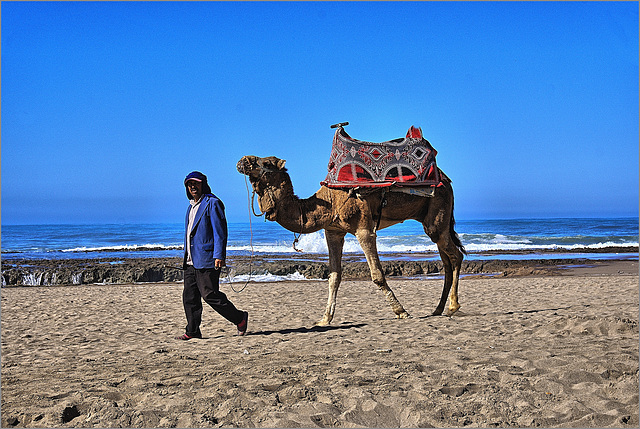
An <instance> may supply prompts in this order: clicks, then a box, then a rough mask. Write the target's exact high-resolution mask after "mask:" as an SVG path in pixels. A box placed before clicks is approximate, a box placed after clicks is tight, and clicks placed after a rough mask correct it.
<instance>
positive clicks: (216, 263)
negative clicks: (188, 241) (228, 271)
mask: <svg viewBox="0 0 640 429" xmlns="http://www.w3.org/2000/svg"><path fill="white" fill-rule="evenodd" d="M213 263H214V266H215V267H216V270H219V269H220V268H222V267H224V266H225V263H224V260H223V259H216V260H215V261H214V262H213Z"/></svg>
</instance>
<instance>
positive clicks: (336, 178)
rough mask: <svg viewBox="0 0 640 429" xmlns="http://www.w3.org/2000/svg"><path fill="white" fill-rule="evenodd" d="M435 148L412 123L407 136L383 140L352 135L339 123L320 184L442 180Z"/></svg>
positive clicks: (368, 184)
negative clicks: (372, 141) (373, 140)
mask: <svg viewBox="0 0 640 429" xmlns="http://www.w3.org/2000/svg"><path fill="white" fill-rule="evenodd" d="M436 154H437V151H436V150H435V149H434V148H433V147H432V146H431V144H430V143H429V142H428V141H427V140H426V139H425V138H424V137H423V136H422V129H420V128H415V127H413V126H412V127H411V128H409V131H408V132H407V135H406V137H404V138H399V139H395V140H390V141H387V142H383V143H371V142H365V141H360V140H356V139H354V138H351V136H349V134H347V132H346V131H345V130H344V128H343V127H342V126H341V125H340V126H338V129H337V130H336V133H335V135H334V137H333V146H332V148H331V157H330V158H329V165H328V170H329V173H328V174H327V177H326V178H325V180H324V181H322V182H320V184H321V185H323V186H327V187H329V188H354V187H388V186H400V187H404V186H412V187H434V186H438V185H440V184H441V180H442V178H441V175H442V176H444V175H443V174H442V173H441V172H440V170H439V169H438V166H437V165H436Z"/></svg>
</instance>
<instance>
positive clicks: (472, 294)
mask: <svg viewBox="0 0 640 429" xmlns="http://www.w3.org/2000/svg"><path fill="white" fill-rule="evenodd" d="M593 265H595V266H588V265H586V266H585V265H584V264H583V265H581V266H578V267H569V268H564V269H557V270H555V271H554V270H547V271H545V273H544V274H545V275H540V273H537V272H535V271H533V272H530V273H524V272H523V273H521V274H522V275H520V276H511V275H507V276H504V275H502V276H497V277H492V278H487V277H483V276H479V275H478V276H468V277H465V278H463V279H462V280H461V285H460V302H461V305H462V307H461V309H460V311H458V312H457V313H456V314H455V315H454V316H453V317H451V318H449V317H444V316H438V317H433V316H430V314H431V312H432V311H433V309H434V308H435V306H436V304H437V301H438V299H439V296H440V293H441V287H442V281H441V280H439V279H436V280H425V279H421V280H412V279H399V278H389V284H390V286H391V287H392V289H393V290H394V292H395V293H396V295H397V297H398V299H399V300H400V301H401V302H402V303H403V305H404V306H405V308H406V309H407V311H408V312H409V313H410V314H411V315H412V316H413V317H412V318H410V319H405V320H397V319H394V317H393V313H392V312H391V309H390V308H389V306H388V305H387V304H386V301H385V299H384V296H383V294H382V293H381V292H380V291H379V290H377V288H376V287H375V286H374V285H373V284H372V283H371V282H369V281H365V280H345V281H344V282H343V284H342V286H341V288H340V292H339V294H338V303H337V310H336V316H335V319H334V320H333V322H332V324H331V325H330V326H328V327H314V324H313V323H314V322H315V321H316V320H318V319H319V318H320V317H321V315H322V312H323V311H324V305H325V302H326V294H327V282H326V281H298V282H279V283H250V284H249V285H248V286H247V288H246V289H245V290H244V291H243V292H242V293H234V292H232V291H231V290H230V288H229V286H228V285H223V290H224V291H225V292H226V293H227V294H228V296H229V297H230V298H231V299H232V301H233V302H234V303H235V304H236V306H238V307H239V308H241V309H243V310H248V311H249V313H250V318H249V334H248V335H247V336H245V337H237V336H235V327H234V326H232V325H230V324H228V323H227V322H226V321H224V320H223V319H222V318H221V317H220V316H218V315H217V314H215V313H214V312H213V311H212V310H211V309H210V308H205V311H204V317H203V319H204V322H203V325H202V331H203V334H204V336H205V338H203V339H200V340H191V341H188V342H181V341H177V340H174V339H173V336H174V335H177V334H181V333H182V332H183V329H184V324H185V321H184V315H183V311H182V306H181V289H182V287H181V284H180V283H175V282H174V283H147V284H124V285H85V284H82V285H75V286H31V287H10V288H3V289H2V308H1V310H2V313H1V318H2V422H1V423H2V426H3V427H462V426H471V427H474V426H475V427H535V426H542V427H637V426H638V263H637V261H613V262H610V263H606V264H600V263H598V264H593Z"/></svg>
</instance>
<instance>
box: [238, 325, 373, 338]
mask: <svg viewBox="0 0 640 429" xmlns="http://www.w3.org/2000/svg"><path fill="white" fill-rule="evenodd" d="M364 326H367V324H366V323H357V324H351V325H343V326H313V327H311V328H306V327H301V328H291V329H279V330H277V331H275V330H274V331H250V332H247V336H249V335H271V334H282V335H289V334H310V333H314V332H330V331H339V330H344V329H355V328H362V327H364Z"/></svg>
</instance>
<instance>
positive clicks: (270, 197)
mask: <svg viewBox="0 0 640 429" xmlns="http://www.w3.org/2000/svg"><path fill="white" fill-rule="evenodd" d="M286 162H287V161H285V160H284V159H279V158H276V157H275V156H268V157H266V158H259V157H257V156H254V155H248V156H243V157H242V158H241V159H240V161H238V164H237V165H236V168H237V170H238V172H239V173H241V174H244V175H246V176H247V177H249V181H250V182H251V186H252V187H253V193H252V195H251V201H252V203H251V208H252V210H253V199H254V196H255V194H258V204H259V206H260V210H261V211H262V213H261V214H256V213H255V211H254V212H253V214H254V215H256V216H262V215H263V214H264V215H265V217H266V218H267V219H268V220H274V217H275V212H276V201H277V198H276V196H275V195H274V194H275V193H276V192H279V191H282V187H281V186H280V185H281V184H282V181H280V182H278V183H275V182H274V181H273V180H274V177H273V173H278V174H281V173H284V174H285V176H286V177H287V179H288V176H289V175H288V173H287V169H286V168H284V165H285V163H286ZM288 180H289V182H290V179H288Z"/></svg>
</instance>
